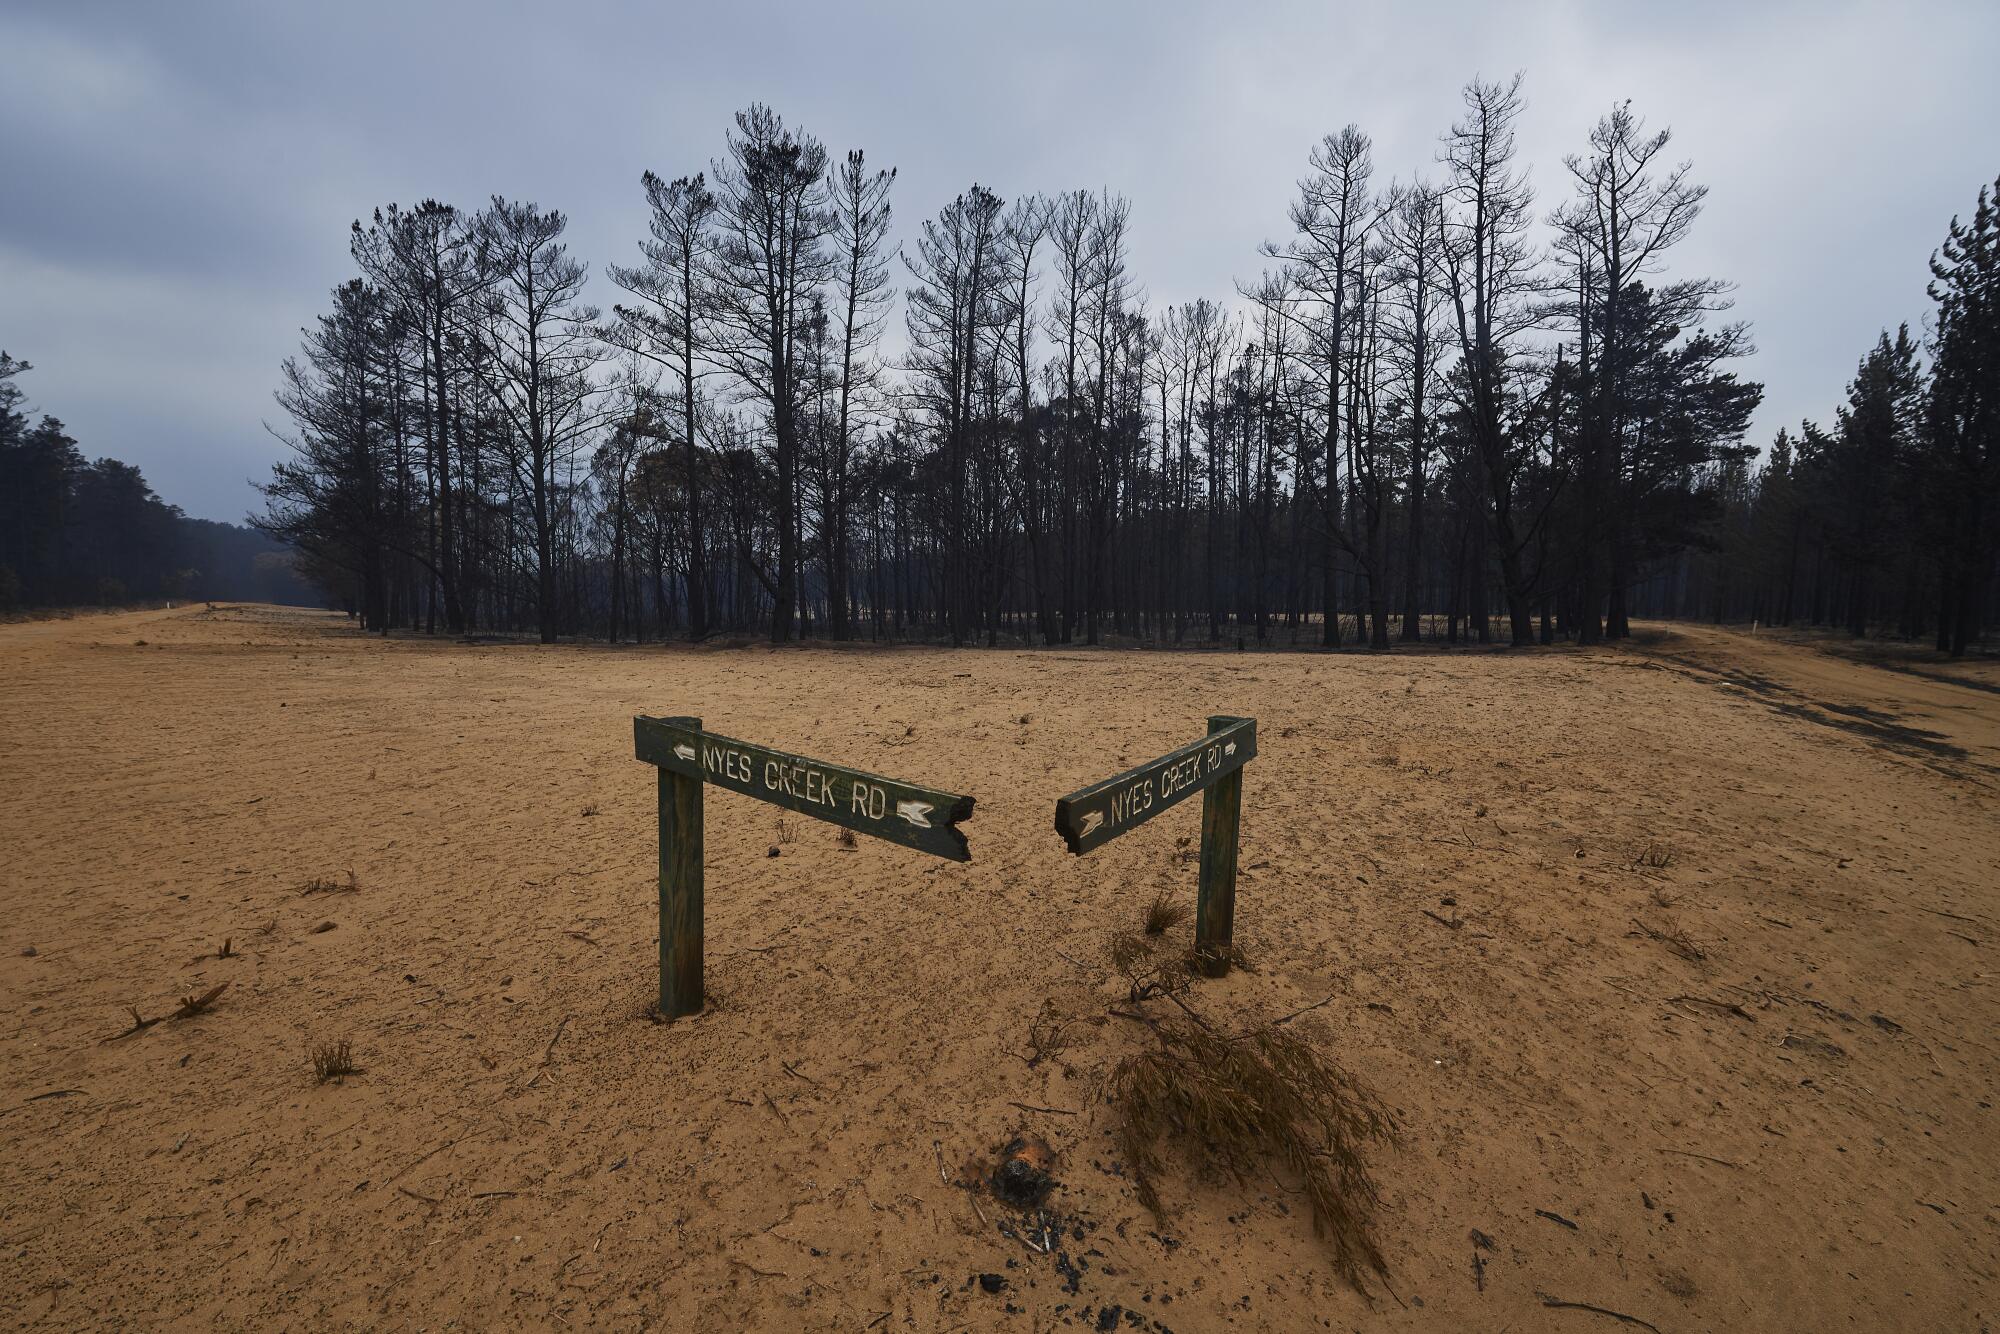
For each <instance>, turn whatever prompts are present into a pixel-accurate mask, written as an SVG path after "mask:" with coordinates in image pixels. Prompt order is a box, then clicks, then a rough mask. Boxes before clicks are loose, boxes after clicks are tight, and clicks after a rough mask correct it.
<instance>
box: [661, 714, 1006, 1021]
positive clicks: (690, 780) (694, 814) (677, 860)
mask: <svg viewBox="0 0 2000 1334" xmlns="http://www.w3.org/2000/svg"><path fill="white" fill-rule="evenodd" d="M632 739H633V750H634V753H635V754H636V756H637V757H638V758H639V759H641V760H643V761H645V762H646V763H648V764H651V765H655V766H657V767H658V769H659V771H660V779H659V782H660V1014H661V1016H662V1017H664V1018H668V1019H674V1018H679V1017H680V1016H682V1015H688V1014H698V1013H700V1012H701V1007H702V889H703V885H702V787H703V785H704V784H710V783H712V784H714V785H716V786H718V787H723V788H728V789H730V790H731V791H734V792H741V793H742V794H744V795H745V796H749V797H756V798H758V799H759V800H762V801H768V802H771V803H772V804H773V805H777V806H783V807H784V808H785V809H787V810H792V811H797V812H798V813H799V814H801V815H810V816H812V817H814V818H815V819H820V820H825V821H828V822H829V823H831V824H837V825H841V826H843V827H844V828H847V829H852V830H854V831H855V832H857V833H862V834H869V835H872V836H873V837H875V838H880V839H886V840H887V841H889V842H891V843H900V844H902V845H903V846H904V847H906V848H912V849H914V850H916V851H918V852H928V853H930V854H931V855H932V856H934V857H944V858H946V859H948V860H950V861H955V862H966V861H971V860H972V853H971V850H970V849H969V848H967V846H966V842H965V835H964V834H963V833H961V832H959V830H958V828H957V825H958V822H959V821H961V820H964V819H967V818H968V817H970V816H971V814H972V798H971V797H968V796H964V795H961V794H959V793H956V792H945V791H942V790H940V789H937V788H927V787H918V786H917V785H916V784H914V783H905V782H902V781H901V780H899V779H894V778H883V777H881V776H880V775H878V774H871V773H864V772H863V771H861V770H859V769H849V768H847V767H845V766H843V765H837V764H828V763H826V762H824V761H822V760H809V759H806V758H805V757H803V756H800V755H790V754H787V753H785V752H784V751H779V750H772V749H770V748H769V747H766V746H758V745H753V744H751V743H750V742H747V741H736V740H733V739H731V738H729V737H725V736H717V735H715V734H714V733H712V732H708V731H704V730H703V728H702V725H701V719H699V718H649V717H647V716H646V715H644V714H641V715H639V716H637V717H635V718H634V719H633V720H632Z"/></svg>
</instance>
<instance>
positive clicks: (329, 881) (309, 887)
mask: <svg viewBox="0 0 2000 1334" xmlns="http://www.w3.org/2000/svg"><path fill="white" fill-rule="evenodd" d="M360 891H361V884H360V882H359V881H357V880H356V879H355V878H354V872H352V871H349V872H348V873H347V879H345V880H336V879H334V878H333V877H332V876H328V875H316V876H314V877H313V878H312V879H310V880H308V881H306V882H305V883H304V884H303V885H300V886H299V893H301V894H358V893H360Z"/></svg>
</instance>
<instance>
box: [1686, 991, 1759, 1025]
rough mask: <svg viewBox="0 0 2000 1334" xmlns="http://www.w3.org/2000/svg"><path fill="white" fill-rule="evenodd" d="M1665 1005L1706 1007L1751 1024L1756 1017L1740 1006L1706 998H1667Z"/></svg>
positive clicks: (1754, 1021)
mask: <svg viewBox="0 0 2000 1334" xmlns="http://www.w3.org/2000/svg"><path fill="white" fill-rule="evenodd" d="M1667 1004H1669V1005H1706V1006H1707V1007H1708V1008H1709V1009H1711V1010H1715V1011H1717V1012H1719V1013H1721V1014H1733V1015H1735V1016H1736V1017H1737V1018H1738V1019H1745V1020H1748V1021H1749V1022H1750V1023H1753V1024H1754V1023H1756V1022H1757V1017H1756V1016H1755V1015H1753V1014H1751V1013H1750V1012H1749V1011H1748V1010H1746V1009H1744V1008H1743V1007H1742V1006H1741V1005H1737V1004H1734V1003H1732V1002H1730V1001H1719V1000H1710V999H1709V998H1708V997H1706V996H1669V997H1667Z"/></svg>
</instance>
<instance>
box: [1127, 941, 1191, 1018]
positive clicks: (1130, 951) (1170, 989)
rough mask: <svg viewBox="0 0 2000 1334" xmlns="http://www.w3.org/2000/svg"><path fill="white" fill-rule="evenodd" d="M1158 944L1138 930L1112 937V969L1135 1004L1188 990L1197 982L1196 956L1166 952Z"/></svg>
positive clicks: (1171, 951)
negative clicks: (1128, 989) (1124, 983)
mask: <svg viewBox="0 0 2000 1334" xmlns="http://www.w3.org/2000/svg"><path fill="white" fill-rule="evenodd" d="M1159 944H1160V942H1159V941H1158V939H1156V938H1155V937H1151V936H1143V935H1141V934H1139V933H1138V932H1137V931H1120V932H1119V933H1118V934H1117V935H1114V936H1113V937H1112V938H1111V949H1110V955H1111V966H1112V968H1113V969H1115V970H1116V971H1117V972H1118V974H1119V976H1121V977H1123V978H1124V979H1125V981H1126V983H1127V984H1128V985H1129V987H1130V988H1131V990H1130V992H1129V998H1130V999H1131V1000H1132V1001H1133V1002H1134V1003H1137V1002H1139V1001H1143V1000H1147V999H1149V998H1151V997H1153V996H1166V995H1172V994H1174V993H1176V992H1181V991H1185V990H1187V988H1188V984H1189V983H1190V982H1192V981H1194V977H1195V967H1194V957H1193V955H1192V954H1188V953H1177V952H1175V951H1173V950H1163V949H1160V948H1159Z"/></svg>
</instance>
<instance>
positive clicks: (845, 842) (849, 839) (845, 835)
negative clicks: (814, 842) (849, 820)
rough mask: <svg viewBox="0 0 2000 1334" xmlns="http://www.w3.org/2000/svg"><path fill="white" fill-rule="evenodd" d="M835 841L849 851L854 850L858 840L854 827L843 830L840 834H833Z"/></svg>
mask: <svg viewBox="0 0 2000 1334" xmlns="http://www.w3.org/2000/svg"><path fill="white" fill-rule="evenodd" d="M833 841H834V843H835V844H837V845H838V846H840V847H841V848H844V849H846V850H847V851H848V852H852V851H854V848H855V845H856V843H857V840H856V839H855V837H854V831H853V830H852V829H843V830H841V831H840V832H839V833H838V834H835V835H834V836H833Z"/></svg>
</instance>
